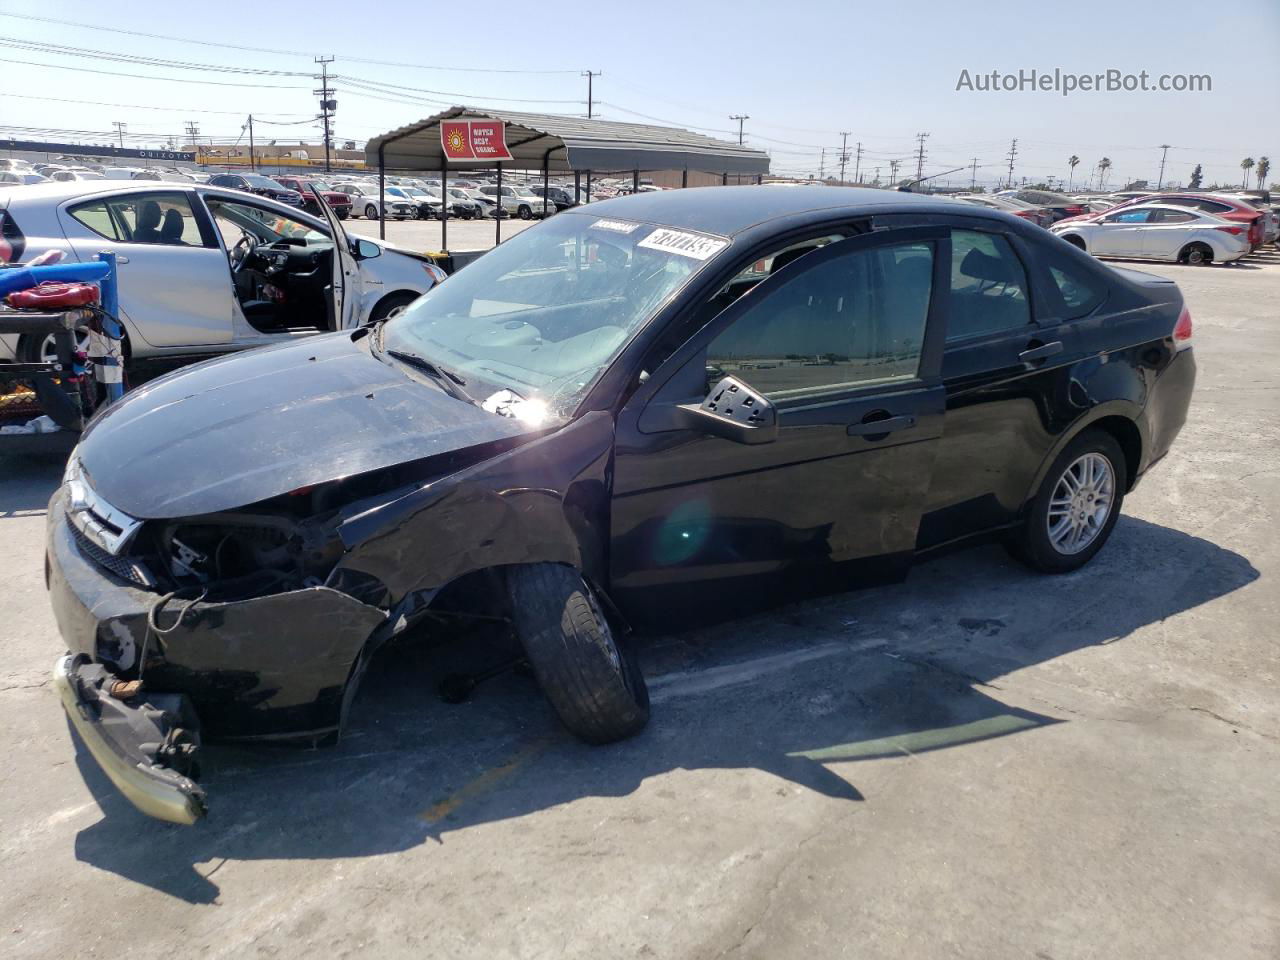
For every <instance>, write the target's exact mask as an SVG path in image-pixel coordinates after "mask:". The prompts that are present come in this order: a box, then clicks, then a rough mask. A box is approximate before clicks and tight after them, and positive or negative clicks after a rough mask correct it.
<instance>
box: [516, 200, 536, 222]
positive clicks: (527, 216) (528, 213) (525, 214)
mask: <svg viewBox="0 0 1280 960" xmlns="http://www.w3.org/2000/svg"><path fill="white" fill-rule="evenodd" d="M516 215H517V216H519V217H520V219H521V220H532V219H533V208H531V207H529V206H527V205H525V204H521V205H520V209H519V210H517V211H516Z"/></svg>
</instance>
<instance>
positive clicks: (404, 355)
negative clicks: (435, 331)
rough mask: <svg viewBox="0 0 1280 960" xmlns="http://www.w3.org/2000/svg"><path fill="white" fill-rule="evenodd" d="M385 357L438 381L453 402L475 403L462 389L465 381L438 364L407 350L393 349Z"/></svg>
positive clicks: (465, 383)
mask: <svg viewBox="0 0 1280 960" xmlns="http://www.w3.org/2000/svg"><path fill="white" fill-rule="evenodd" d="M386 353H387V356H389V357H393V358H394V359H396V360H399V361H400V362H401V363H404V364H407V365H409V366H411V367H413V368H414V369H416V370H421V371H422V372H423V373H425V374H426V375H427V376H429V377H431V378H432V379H434V380H436V381H438V382H439V383H440V384H441V385H442V386H443V387H444V389H445V392H446V393H448V394H449V396H451V397H453V398H454V399H455V400H465V401H466V402H467V403H475V400H473V399H472V398H471V395H470V394H468V393H467V392H466V391H465V390H463V389H462V388H463V387H465V386H466V385H467V381H466V380H464V379H462V377H460V376H458V375H457V374H456V373H454V372H453V371H452V370H448V369H446V368H445V367H442V366H440V365H439V364H438V363H432V362H431V361H430V360H428V359H427V358H426V357H421V356H419V355H418V354H416V353H410V352H409V351H407V350H396V349H394V348H392V349H390V350H388V351H387V352H386Z"/></svg>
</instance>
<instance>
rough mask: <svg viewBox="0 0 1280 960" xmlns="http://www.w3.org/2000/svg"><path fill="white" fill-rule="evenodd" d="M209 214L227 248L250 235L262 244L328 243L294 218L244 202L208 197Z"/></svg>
mask: <svg viewBox="0 0 1280 960" xmlns="http://www.w3.org/2000/svg"><path fill="white" fill-rule="evenodd" d="M208 204H209V212H210V213H211V214H213V222H214V224H215V225H216V226H217V228H218V232H219V233H221V234H222V239H223V242H224V243H226V245H227V247H228V249H230V248H231V247H233V246H235V244H236V243H237V242H238V241H239V240H240V239H241V237H243V236H244V234H246V233H248V234H252V235H253V237H254V238H255V239H256V240H257V241H258V242H259V243H263V244H270V243H276V242H278V241H280V240H293V241H296V242H300V243H301V244H302V245H304V246H310V245H311V244H325V243H329V242H331V241H330V240H329V235H328V234H326V233H321V232H320V231H319V230H316V229H315V228H314V227H311V226H310V225H308V224H306V223H304V222H302V221H301V220H298V219H296V218H294V217H289V216H285V215H284V214H280V213H276V211H274V210H266V209H264V208H262V207H257V206H253V205H252V204H248V203H237V202H235V201H232V200H221V199H218V198H214V197H210V198H208Z"/></svg>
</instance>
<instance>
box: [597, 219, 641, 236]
mask: <svg viewBox="0 0 1280 960" xmlns="http://www.w3.org/2000/svg"><path fill="white" fill-rule="evenodd" d="M639 226H640V224H638V223H632V222H631V221H629V220H604V219H601V220H597V221H596V222H595V223H593V224H592V225H591V228H592V229H593V230H608V231H610V232H612V233H631V232H632V231H633V230H636V229H638V228H639Z"/></svg>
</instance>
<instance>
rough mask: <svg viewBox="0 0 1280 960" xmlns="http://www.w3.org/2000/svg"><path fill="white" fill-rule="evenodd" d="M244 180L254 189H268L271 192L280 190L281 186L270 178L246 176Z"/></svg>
mask: <svg viewBox="0 0 1280 960" xmlns="http://www.w3.org/2000/svg"><path fill="white" fill-rule="evenodd" d="M244 179H245V182H246V183H248V184H249V185H250V186H252V187H266V188H268V189H271V190H279V189H280V184H278V183H276V182H275V181H274V180H272V179H271V178H270V177H258V176H254V175H253V174H248V175H246V176H245V178H244Z"/></svg>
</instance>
